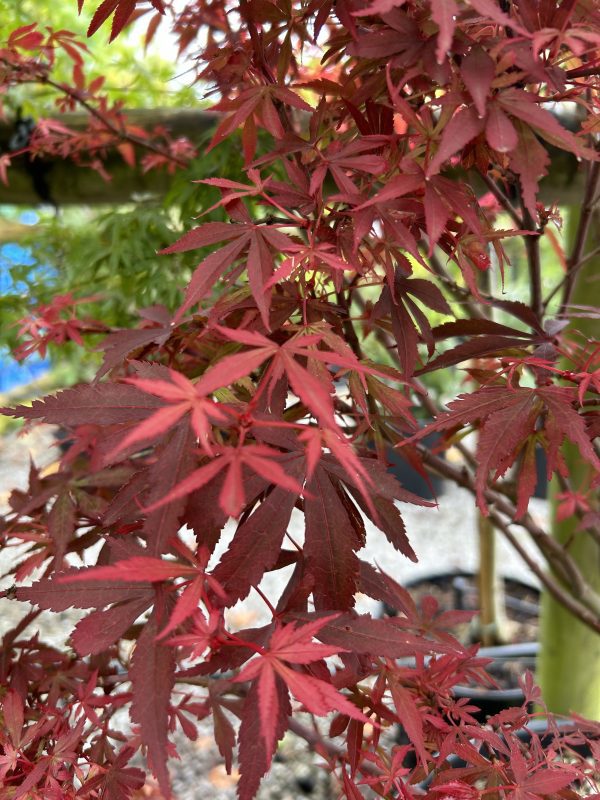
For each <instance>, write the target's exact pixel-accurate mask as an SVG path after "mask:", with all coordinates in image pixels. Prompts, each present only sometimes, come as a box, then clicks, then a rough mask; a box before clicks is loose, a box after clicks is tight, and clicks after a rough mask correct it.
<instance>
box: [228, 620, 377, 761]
mask: <svg viewBox="0 0 600 800" xmlns="http://www.w3.org/2000/svg"><path fill="white" fill-rule="evenodd" d="M337 616H338V615H337V614H334V615H331V616H328V617H322V618H321V619H319V620H316V621H314V622H309V623H307V624H306V625H300V626H296V625H295V624H290V625H279V626H278V627H277V628H276V630H275V632H274V633H273V635H272V636H271V641H270V643H269V647H268V649H266V648H265V649H263V650H262V651H261V652H260V654H259V656H258V658H256V659H253V660H252V661H250V662H249V663H248V664H246V666H245V667H244V668H243V669H242V671H241V672H240V673H239V675H238V676H237V677H236V679H235V680H236V681H237V682H243V681H248V680H256V681H257V685H258V696H259V700H260V705H259V709H260V721H261V732H262V735H263V738H264V740H265V745H266V748H267V752H273V751H274V749H275V745H276V742H277V740H276V735H275V734H276V721H277V719H278V716H279V699H278V693H277V686H276V684H277V682H278V681H283V682H284V683H285V685H286V686H287V688H288V690H289V691H291V693H292V694H293V695H294V697H296V699H297V700H299V701H300V702H301V703H302V705H303V706H304V707H305V708H306V709H307V711H310V712H311V713H312V714H317V715H318V716H323V715H325V714H327V713H329V712H330V711H341V712H343V713H344V714H347V715H348V716H349V717H352V718H353V719H357V720H360V721H362V722H368V721H369V719H368V717H365V715H364V714H363V713H362V712H361V711H359V710H358V708H357V707H356V706H355V705H353V704H352V703H351V702H350V701H349V700H348V698H347V697H345V696H344V695H342V694H341V693H340V692H338V691H337V689H335V688H334V687H333V686H332V685H331V684H330V683H327V682H326V681H324V680H320V679H319V678H314V677H313V676H311V675H308V674H307V673H305V672H300V671H296V670H294V669H293V668H292V667H291V666H290V665H291V664H310V663H312V662H313V661H319V660H320V659H322V658H327V657H329V656H334V655H337V654H338V653H340V652H346V651H345V650H344V649H343V648H341V647H338V646H333V647H332V646H329V645H324V644H317V643H316V642H313V640H312V639H313V636H314V635H315V634H316V633H317V632H318V631H319V630H320V629H321V628H323V626H325V625H327V623H328V622H330V621H331V620H333V619H336V618H337Z"/></svg>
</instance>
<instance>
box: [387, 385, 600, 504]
mask: <svg viewBox="0 0 600 800" xmlns="http://www.w3.org/2000/svg"><path fill="white" fill-rule="evenodd" d="M576 402H577V397H576V390H575V389H574V388H565V387H559V386H542V387H539V388H531V389H530V388H527V387H524V386H510V387H509V386H507V385H502V386H485V387H483V388H481V389H478V390H477V391H476V392H473V393H472V394H461V395H459V396H458V397H457V398H456V400H453V401H452V402H450V403H449V404H448V409H449V410H448V411H447V412H446V413H444V414H441V415H440V416H439V417H438V418H437V419H436V420H435V421H434V422H432V423H431V424H430V425H427V426H426V427H425V428H423V429H422V430H421V431H419V433H417V434H415V435H414V436H412V437H411V438H410V439H408V440H406V442H411V441H418V440H420V439H422V438H423V437H424V436H427V435H428V434H429V433H431V432H433V431H442V430H449V429H451V428H455V427H456V428H458V427H464V426H466V425H475V424H477V425H478V427H479V437H478V443H477V453H476V459H477V469H476V478H475V485H476V492H477V504H478V506H479V508H480V509H481V510H482V512H483V513H485V514H487V513H488V507H487V501H486V498H485V491H486V488H487V486H488V481H489V479H490V474H492V476H493V479H494V480H495V479H497V478H499V477H501V476H502V475H504V473H505V472H506V471H507V470H508V468H509V467H510V466H512V464H514V463H515V461H516V459H517V457H518V455H519V454H520V453H521V452H522V451H524V452H525V454H527V450H526V447H527V443H528V441H529V440H530V439H531V438H532V437H535V438H538V439H539V438H540V436H544V437H545V447H546V449H547V455H548V474H551V473H552V472H553V471H554V470H556V469H557V468H558V466H559V463H560V462H559V459H560V453H559V451H560V447H561V445H562V443H563V441H564V440H565V439H567V440H569V441H571V442H573V443H575V444H576V445H577V447H578V448H579V451H580V453H581V455H582V457H583V458H584V459H585V460H586V461H587V462H588V463H589V464H591V465H592V466H593V467H594V469H596V470H600V459H599V458H598V456H597V455H596V453H595V451H594V448H593V447H592V443H591V440H590V438H589V433H588V431H587V430H586V426H585V420H584V418H583V417H582V416H581V415H580V414H579V413H578V411H576V410H575V407H574V406H575V405H576ZM540 420H541V421H542V424H541V425H539V421H540ZM401 446H402V445H401ZM519 469H520V473H521V481H520V486H519V492H518V512H517V513H518V515H519V516H521V515H522V514H523V513H524V512H525V510H526V508H527V503H528V501H529V499H530V497H531V493H532V492H533V490H534V488H535V485H536V482H535V480H534V479H533V476H532V475H531V474H529V473H531V472H532V471H533V470H535V460H534V459H533V458H531V457H529V458H527V457H526V458H524V459H523V460H522V461H521V463H520V466H519ZM524 470H527V472H526V473H524ZM528 490H530V492H531V493H530V492H529V491H528Z"/></svg>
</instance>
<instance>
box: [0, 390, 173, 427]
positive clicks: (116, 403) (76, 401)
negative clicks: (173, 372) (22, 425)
mask: <svg viewBox="0 0 600 800" xmlns="http://www.w3.org/2000/svg"><path fill="white" fill-rule="evenodd" d="M160 405H161V401H160V399H159V398H158V397H153V396H152V395H149V394H146V393H145V392H141V391H140V390H139V389H136V388H135V387H134V386H128V385H127V384H124V383H106V384H91V385H82V386H75V387H74V388H73V389H65V390H64V391H62V392H58V394H56V395H47V396H46V397H43V398H42V399H41V400H34V401H33V403H32V404H31V407H29V406H16V407H15V408H3V409H0V411H1V412H2V413H3V414H6V415H8V416H11V417H21V418H23V419H37V420H39V421H40V422H49V423H52V424H55V425H66V426H69V427H70V426H74V425H87V424H91V425H116V424H119V423H124V422H137V421H139V420H142V419H144V418H145V417H147V416H149V415H150V413H151V412H152V411H154V410H156V409H157V408H158V407H159V406H160Z"/></svg>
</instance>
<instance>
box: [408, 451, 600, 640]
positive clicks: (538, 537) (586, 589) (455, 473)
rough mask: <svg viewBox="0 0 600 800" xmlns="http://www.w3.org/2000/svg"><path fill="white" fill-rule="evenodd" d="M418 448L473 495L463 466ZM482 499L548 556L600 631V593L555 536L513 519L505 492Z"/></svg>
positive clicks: (473, 488) (432, 464) (529, 520)
mask: <svg viewBox="0 0 600 800" xmlns="http://www.w3.org/2000/svg"><path fill="white" fill-rule="evenodd" d="M420 450H421V455H422V457H423V460H424V462H425V463H426V464H428V466H430V467H431V468H432V469H434V470H435V471H436V472H438V473H439V474H441V475H443V476H444V477H446V478H449V479H450V480H452V481H453V482H454V483H456V484H457V485H459V486H462V487H463V488H465V489H468V490H469V492H471V494H476V491H477V489H476V485H475V478H474V476H473V475H472V474H471V473H470V472H469V470H468V469H467V467H466V466H463V467H456V466H454V465H452V464H449V463H448V462H447V461H445V460H444V459H443V458H440V457H439V456H435V455H433V454H432V453H430V452H429V451H428V450H427V449H426V448H420ZM485 498H486V501H487V502H488V503H489V504H490V505H491V506H493V507H494V508H495V509H496V510H497V511H499V512H501V513H502V514H504V515H505V516H506V517H508V518H509V519H510V520H512V521H514V524H516V525H519V526H520V527H522V528H523V529H524V530H526V531H527V532H528V533H529V534H530V536H531V538H532V540H533V542H534V544H535V545H536V547H537V548H538V550H539V551H540V552H541V553H542V555H543V556H544V557H545V558H546V559H547V561H548V562H549V564H550V565H551V567H552V569H553V570H554V571H555V573H556V574H557V576H558V577H559V578H560V579H561V580H562V581H563V583H564V584H565V585H566V586H569V588H570V593H571V596H572V597H573V598H575V597H576V598H578V600H579V601H580V603H581V604H582V605H583V606H584V607H585V608H587V609H588V611H590V612H591V613H592V614H593V615H594V618H595V619H596V622H595V624H594V626H593V627H594V629H596V626H597V627H598V629H599V630H600V595H598V594H597V593H596V592H595V591H594V590H593V588H592V587H591V586H590V585H589V584H588V583H587V582H586V581H585V579H584V577H583V576H582V574H581V571H580V570H579V567H578V566H577V564H576V563H575V562H574V561H573V559H572V558H571V557H570V555H569V553H568V552H567V551H566V550H565V549H564V548H563V547H561V545H560V544H559V543H558V542H557V541H556V540H555V539H553V538H552V537H551V536H549V535H548V534H547V533H546V532H545V531H544V530H542V528H540V527H539V525H537V523H536V522H535V521H534V520H533V519H532V517H531V515H529V514H525V515H524V516H523V517H522V518H521V519H519V520H517V519H515V518H516V507H515V505H514V503H512V502H511V501H510V500H509V499H508V498H507V497H505V496H504V495H502V494H500V493H498V492H497V491H494V490H492V489H486V491H485ZM589 617H590V615H589V614H587V615H586V619H585V620H584V619H583V618H582V621H584V622H586V624H589V623H588V619H589Z"/></svg>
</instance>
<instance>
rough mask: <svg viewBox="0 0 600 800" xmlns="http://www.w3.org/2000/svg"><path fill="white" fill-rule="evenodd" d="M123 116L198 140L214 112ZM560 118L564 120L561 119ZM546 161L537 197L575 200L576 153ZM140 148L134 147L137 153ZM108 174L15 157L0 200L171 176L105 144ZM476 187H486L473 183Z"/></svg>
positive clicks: (146, 190) (111, 193)
mask: <svg viewBox="0 0 600 800" xmlns="http://www.w3.org/2000/svg"><path fill="white" fill-rule="evenodd" d="M126 116H127V122H128V123H129V124H130V125H136V126H138V127H140V128H144V129H146V130H151V129H153V128H154V127H156V126H162V127H164V128H166V129H167V130H168V131H169V132H170V135H171V136H172V137H173V138H179V137H186V138H187V139H190V141H192V142H199V141H201V140H202V139H203V138H205V134H206V133H207V132H208V131H210V129H211V128H212V127H213V126H214V125H215V121H216V117H217V115H216V114H211V113H210V112H208V111H199V110H197V109H168V108H167V109H165V108H156V109H154V108H153V109H137V110H134V111H128V112H127V115H126ZM57 121H59V122H61V123H62V124H63V125H66V126H68V127H69V128H72V129H73V130H84V129H85V128H86V127H87V121H88V115H87V113H86V112H73V113H69V114H63V115H61V116H60V117H57ZM561 122H563V123H564V122H565V121H564V120H562V119H561ZM13 133H14V127H13V125H12V124H11V123H7V122H0V152H7V151H8V150H9V146H8V143H9V140H10V138H11V136H12V135H13ZM547 147H548V150H549V154H550V158H551V163H550V170H549V174H548V176H547V177H546V178H544V180H543V181H542V182H541V189H540V197H539V199H540V202H542V203H544V204H545V205H547V206H549V205H551V204H552V203H554V202H556V203H558V204H559V205H561V206H564V205H575V204H577V203H578V202H579V201H580V199H581V197H582V191H583V176H582V173H581V170H580V169H579V168H578V163H577V159H576V158H575V156H573V155H572V154H571V153H566V152H564V151H561V150H557V149H556V148H553V147H551V146H549V145H547ZM142 155H143V153H142V152H141V151H140V150H139V149H138V156H140V157H141V156H142ZM103 167H104V169H105V171H106V173H107V174H108V175H109V176H110V181H106V180H105V179H104V178H103V177H102V176H101V175H100V174H99V173H98V172H96V171H95V170H93V169H89V168H82V167H78V166H76V165H75V164H74V163H73V162H72V161H70V160H68V159H47V160H42V159H36V160H34V161H33V162H29V161H28V160H27V159H26V158H25V157H23V156H21V157H17V158H15V159H14V160H13V164H12V166H11V168H10V171H9V181H10V183H9V186H4V184H2V183H0V205H1V204H6V205H25V206H36V205H39V204H40V203H42V202H44V201H46V202H47V201H48V198H47V197H44V194H45V193H46V192H47V193H48V194H49V197H50V198H51V199H52V200H53V201H54V202H55V203H56V204H57V205H58V206H59V207H60V206H65V205H102V204H104V205H118V204H119V203H127V202H129V201H131V200H134V199H136V198H139V197H142V198H143V197H148V196H149V197H153V196H154V197H157V196H158V197H160V196H161V195H164V194H165V193H166V192H167V191H168V189H169V187H170V185H171V182H172V176H171V175H169V174H168V172H167V171H166V170H165V169H158V170H151V171H150V172H147V173H144V172H143V171H142V170H141V169H140V168H139V167H138V168H136V169H132V168H131V167H130V166H129V165H128V164H126V163H125V162H124V161H123V159H122V157H121V156H120V155H119V153H118V152H117V151H116V150H115V149H113V150H110V151H109V152H108V154H107V156H106V158H105V159H104V161H103ZM475 188H476V190H477V193H478V194H480V193H484V192H485V191H487V189H486V187H485V186H484V185H483V183H481V186H477V187H475Z"/></svg>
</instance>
